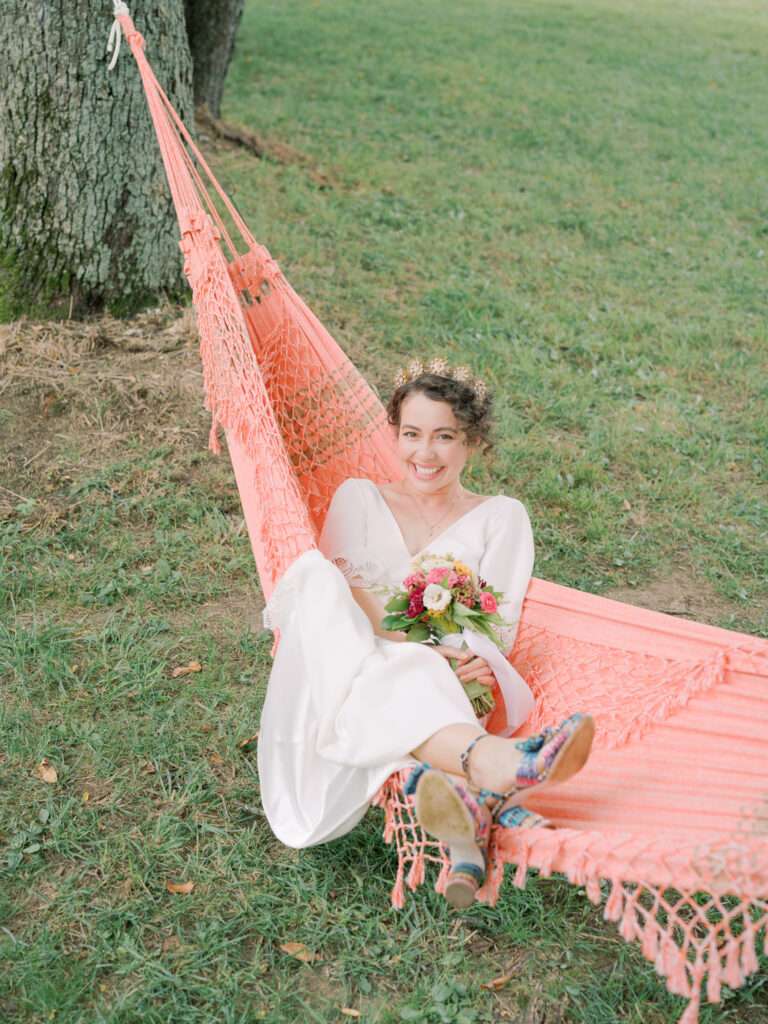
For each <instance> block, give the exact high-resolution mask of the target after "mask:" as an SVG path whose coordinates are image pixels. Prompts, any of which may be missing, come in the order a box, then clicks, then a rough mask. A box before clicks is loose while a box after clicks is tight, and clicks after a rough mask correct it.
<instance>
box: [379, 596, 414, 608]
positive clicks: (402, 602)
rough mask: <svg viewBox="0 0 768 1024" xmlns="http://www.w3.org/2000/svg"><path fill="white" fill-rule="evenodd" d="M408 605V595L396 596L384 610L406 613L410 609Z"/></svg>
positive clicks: (388, 602) (391, 598)
mask: <svg viewBox="0 0 768 1024" xmlns="http://www.w3.org/2000/svg"><path fill="white" fill-rule="evenodd" d="M408 604H409V597H408V595H407V594H395V596H394V597H390V599H389V600H388V601H387V603H386V604H385V605H384V610H385V611H387V612H404V611H405V610H406V609H407V608H408Z"/></svg>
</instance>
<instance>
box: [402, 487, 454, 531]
mask: <svg viewBox="0 0 768 1024" xmlns="http://www.w3.org/2000/svg"><path fill="white" fill-rule="evenodd" d="M463 496H464V492H463V490H462V491H460V492H459V494H458V496H457V498H455V499H454V500H453V501H452V502H451V504H450V505H449V506H448V509H447V511H445V512H443V514H442V515H441V516H440V518H439V519H438V520H437V522H435V523H430V521H429V520H428V519H427V517H426V516H425V515H424V513H423V512H422V511H421V506H420V505H419V503H418V501H417V500H416V498H414V497H413V495H412V494H408V497H409V498H411V500H412V501H413V504H414V505H415V507H416V511H417V512H418V514H419V518H420V519H421V521H422V522H423V523H424V524H425V525H426V526H427V528H428V529H429V533H428V534H427V537H428V538H430V537H432V536H434V533H435V530H436V529H437V528H438V526H440V524H441V523H442V522H443V521H444V520H445V519H446V517H447V516H448V515H449V514H450V513H451V512H452V511H453V510H454V509H455V508H456V506H457V504H458V501H459V500H460V499H461V498H462V497H463Z"/></svg>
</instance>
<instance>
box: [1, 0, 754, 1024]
mask: <svg viewBox="0 0 768 1024" xmlns="http://www.w3.org/2000/svg"><path fill="white" fill-rule="evenodd" d="M247 6H248V9H247V11H246V15H245V19H244V22H243V27H242V31H241V35H240V38H239V41H238V50H237V55H236V60H235V64H234V67H233V70H232V73H231V76H230V80H229V86H228V90H227V94H226V97H225V109H224V115H225V117H226V118H228V119H230V120H234V121H239V122H241V123H244V124H246V125H248V126H249V127H251V128H252V129H254V130H256V131H258V132H259V133H260V134H262V135H264V136H266V137H267V138H268V139H272V140H275V141H279V142H283V143H289V144H291V145H292V146H294V147H295V148H296V149H298V150H299V151H301V153H303V154H304V155H305V156H306V157H307V158H308V160H309V161H310V167H309V168H308V167H307V166H304V165H301V164H286V163H281V162H278V161H276V160H274V161H270V160H266V161H256V160H254V159H253V158H251V157H249V156H247V155H245V154H244V153H242V152H238V151H230V150H221V151H219V152H218V153H217V154H216V155H215V166H216V170H217V173H219V174H220V175H221V177H222V180H223V181H224V183H225V185H226V187H227V188H228V189H229V190H230V191H231V193H232V194H233V196H234V198H235V199H236V201H237V203H238V205H239V207H240V208H241V210H242V211H243V213H244V214H245V217H246V219H247V220H248V221H249V223H250V224H251V226H252V227H253V229H254V232H255V234H256V236H257V237H258V238H259V239H260V240H262V241H264V242H266V243H267V244H268V245H269V247H270V249H271V250H272V252H273V254H274V255H275V256H276V257H277V258H278V259H279V260H280V262H281V264H282V266H283V268H284V270H285V271H286V273H287V274H288V276H289V278H290V279H291V281H292V283H293V284H294V285H295V286H296V287H297V289H298V290H299V291H300V293H301V294H302V295H304V296H305V297H306V298H307V299H308V301H309V302H310V304H311V305H312V306H313V308H314V309H315V310H316V312H317V313H318V314H319V315H320V317H321V319H322V320H323V321H324V322H325V323H326V324H327V325H328V327H329V328H330V329H331V330H332V332H333V333H334V335H335V336H336V337H337V338H338V339H339V340H340V341H341V342H342V344H343V345H344V347H345V348H346V349H347V351H348V352H349V353H350V354H351V355H352V357H353V358H354V360H355V361H356V363H357V364H358V365H359V366H360V368H361V369H362V370H363V372H364V373H365V374H366V375H367V376H368V377H369V378H370V379H371V380H372V381H373V382H374V383H375V384H376V385H378V386H380V387H381V388H382V389H384V388H386V387H387V385H388V380H389V377H390V374H391V373H392V371H394V369H395V368H396V367H397V366H398V365H400V363H401V362H403V361H404V360H405V358H407V357H408V356H410V354H411V353H412V352H414V351H417V352H420V353H424V354H425V355H430V354H435V353H443V352H444V353H447V354H449V355H450V356H453V357H456V358H460V359H461V360H462V361H470V362H471V363H472V365H473V366H474V368H475V369H476V370H477V371H479V372H481V373H482V374H483V375H484V376H485V377H486V378H487V379H488V380H489V382H491V383H492V384H494V385H496V389H497V393H498V421H499V429H498V435H499V442H498V445H497V449H496V453H495V456H494V457H493V459H492V460H491V461H490V462H489V463H487V464H485V465H480V464H478V465H477V466H476V467H475V468H474V469H473V473H472V480H473V483H474V484H475V486H476V487H477V488H478V489H479V490H482V491H484V492H486V493H492V492H496V491H504V492H506V493H509V494H513V495H516V496H519V497H521V498H522V499H523V500H524V501H525V502H526V504H527V505H528V507H529V509H530V511H531V516H532V519H533V521H534V528H535V533H536V539H537V565H536V571H537V574H538V575H540V576H544V577H546V578H548V579H552V580H556V581H558V582H562V583H567V584H570V585H575V586H579V587H582V588H585V589H588V590H591V591H607V592H613V591H614V590H615V589H616V588H622V589H623V590H625V591H626V590H627V588H629V589H632V588H635V589H636V590H637V592H638V593H640V594H641V595H642V594H643V593H645V594H650V593H652V588H653V586H654V585H655V584H656V583H657V582H659V581H661V582H665V581H666V582H669V581H670V580H674V581H676V582H677V583H678V584H679V586H680V588H681V589H682V590H684V591H685V592H686V593H688V594H694V595H698V598H699V600H700V602H701V603H702V610H701V615H702V617H704V618H706V619H707V620H708V621H711V622H715V623H718V624H720V625H724V626H729V627H732V628H738V629H743V630H746V631H749V632H752V633H755V634H759V635H764V636H765V635H768V544H767V543H766V540H768V500H766V497H767V496H766V483H768V456H767V455H766V451H767V450H768V449H767V448H766V442H767V441H768V413H767V412H766V408H767V406H766V398H768V387H767V386H766V381H767V380H768V354H767V353H768V348H767V347H766V341H767V340H768V338H766V328H765V294H766V291H765V290H766V269H767V268H768V256H766V252H768V205H766V198H765V197H766V194H767V192H766V184H768V181H767V178H768V173H767V172H766V162H765V154H764V149H765V145H764V142H765V121H764V112H763V108H764V105H765V104H764V102H763V97H765V96H766V95H767V94H768V71H766V66H767V65H766V57H767V56H768V42H766V40H767V39H768V35H766V29H768V14H767V13H766V9H765V7H764V5H762V4H758V3H756V2H755V3H748V2H744V0H738V2H736V0H734V2H730V3H728V4H726V5H716V4H715V3H714V2H711V0H700V2H699V3H697V4H696V5H691V4H689V3H684V2H682V0H671V2H666V3H663V4H662V3H656V2H647V3H644V4H642V5H636V4H627V3H619V2H618V0H615V2H613V3H609V2H607V0H602V2H601V0H585V2H583V3H581V4H575V3H573V4H569V3H562V2H561V3H556V2H553V0H539V2H537V3H535V4H534V3H531V2H529V3H522V4H515V5H513V4H511V3H508V2H503V3H502V2H500V0H498V2H496V0H477V2H474V3H472V4H469V3H459V2H450V3H446V2H440V0H424V2H423V3H421V4H418V5H416V4H406V3H403V2H401V0H397V2H394V0H393V2H392V3H390V4H387V5H375V4H359V3H352V2H349V0H346V2H342V0H339V2H335V3H333V4H330V3H323V4H320V3H310V2H302V3H299V2H290V3H283V2H281V3H272V4H269V3H258V4H248V5H247ZM150 57H151V48H150ZM310 170H311V171H313V172H322V173H323V174H325V176H326V177H327V179H328V180H329V181H330V183H331V187H325V188H324V187H320V185H319V184H318V181H319V180H320V179H319V177H318V173H310ZM115 358H116V357H115V356H114V355H113V353H111V352H110V351H106V352H97V353H95V354H94V355H93V357H92V365H93V366H95V367H97V368H98V367H103V368H104V371H105V372H106V371H107V369H108V368H109V366H110V365H112V363H113V361H114V359H115ZM148 365H149V364H147V363H145V362H142V361H141V357H136V361H135V363H134V364H131V365H130V366H129V365H128V363H126V364H125V367H127V368H126V369H125V370H124V377H125V378H126V379H128V378H129V377H130V375H131V374H132V375H133V376H134V377H135V378H136V379H138V380H139V381H143V380H144V377H143V376H142V375H144V374H147V373H148V370H147V366H148ZM175 365H176V364H173V366H175ZM164 366H165V367H166V369H165V373H166V375H167V378H168V380H169V381H170V380H171V379H172V374H173V373H174V369H173V366H170V364H164V363H163V362H162V360H159V361H158V362H156V363H153V364H152V367H153V368H154V367H160V369H161V370H162V368H163V367H164ZM169 367H170V368H169ZM82 372H83V373H85V369H83V371H82ZM121 372H123V371H121ZM81 375H82V374H81ZM116 379H117V378H116ZM120 379H121V380H122V379H123V378H122V377H121V378H120ZM77 380H78V374H74V375H73V377H72V381H73V383H72V387H73V388H74V387H75V385H76V382H77ZM127 386H128V385H126V387H127ZM46 387H47V386H45V385H44V384H43V383H40V384H39V386H38V385H36V384H35V382H34V381H29V380H27V381H26V383H24V384H23V385H22V386H19V387H18V388H17V389H16V391H15V392H13V393H12V395H11V400H10V401H9V402H7V403H5V404H4V408H3V409H2V410H0V427H2V429H3V433H4V436H7V437H8V438H9V439H11V440H10V441H9V451H10V456H9V458H8V460H7V463H6V468H7V469H8V470H9V472H8V475H7V476H6V475H4V476H3V479H2V481H1V483H2V485H3V486H4V487H6V488H10V489H11V490H12V491H13V492H14V494H15V496H14V495H11V496H10V498H9V495H8V494H7V493H6V492H5V491H2V492H0V500H4V499H9V501H8V503H7V515H6V518H5V521H4V522H3V523H2V524H0V623H1V625H0V674H2V688H3V700H2V704H0V773H1V776H2V786H0V865H2V867H1V868H0V872H1V874H2V883H1V884H0V1011H2V1012H1V1013H0V1017H2V1019H4V1020H5V1019H7V1020H9V1021H11V1020H13V1021H20V1022H25V1024H26V1022H30V1024H32V1022H34V1024H37V1022H43V1021H57V1022H60V1024H61V1022H66V1024H91V1022H99V1024H100V1022H109V1024H123V1022H125V1024H128V1022H131V1024H132V1022H135V1021H142V1022H150V1024H154V1022H157V1024H167V1022H168V1021H171V1020H172V1021H174V1024H193V1022H194V1024H198V1022H199V1024H208V1022H211V1021H216V1022H219V1021H220V1022H230V1021H231V1022H237V1024H245V1022H251V1021H258V1020H265V1021H268V1022H273V1024H285V1022H293V1021H301V1022H305V1021H306V1022H311V1021H315V1022H322V1024H326V1022H327V1024H335V1022H338V1021H343V1020H351V1019H352V1018H350V1017H344V1016H342V1015H341V1013H340V1008H341V1007H352V1008H357V1009H359V1010H360V1011H361V1013H362V1018H361V1019H362V1020H363V1021H364V1022H366V1024H399V1022H401V1021H409V1020H410V1021H415V1022H417V1024H470V1022H476V1024H486V1022H494V1024H496V1022H501V1021H506V1020H509V1021H519V1022H521V1024H522V1022H523V1021H527V1022H530V1024H538V1022H543V1021H544V1020H546V1021H547V1022H549V1024H552V1022H555V1021H562V1022H563V1024H565V1022H577V1024H615V1022H617V1021H621V1022H623V1024H624V1022H626V1024H672V1022H674V1021H676V1020H677V1018H678V1017H679V1014H680V1012H681V1010H682V1003H681V1001H680V1000H679V999H677V998H675V997H672V996H670V995H668V994H667V993H666V991H665V989H664V986H663V983H662V982H661V981H660V979H658V978H657V977H656V975H655V974H654V972H653V969H652V968H651V967H650V966H649V965H648V964H646V963H645V961H644V960H643V959H642V957H641V955H640V953H639V951H638V950H637V949H636V948H635V947H630V946H626V945H625V944H624V943H623V942H622V941H621V940H620V939H618V938H617V937H616V932H615V929H614V927H613V926H608V925H605V924H603V922H602V921H601V918H600V914H599V911H597V910H595V909H594V908H592V907H591V905H590V904H589V903H588V901H587V900H586V898H585V896H584V894H583V892H580V891H579V890H578V889H576V888H574V887H570V886H568V885H566V884H565V883H563V882H561V881H559V880H556V879H551V880H544V879H535V878H532V879H530V880H529V883H528V885H527V887H526V889H525V890H524V891H522V892H521V891H517V890H515V889H513V888H512V886H511V885H510V884H508V885H507V886H506V888H505V889H504V890H503V895H502V899H501V900H500V902H499V904H498V906H497V907H496V908H495V909H489V908H486V907H480V906H478V907H476V908H473V909H472V910H471V911H469V912H467V913H466V914H462V915H460V916H457V915H454V914H451V913H449V912H448V910H447V908H446V907H445V905H444V903H443V901H442V900H441V899H440V898H439V897H438V896H437V895H436V894H435V893H433V892H432V891H431V887H430V886H425V887H423V888H422V889H421V890H420V891H419V892H418V894H417V895H415V896H413V897H409V899H408V902H407V905H406V908H405V910H404V911H402V912H396V911H394V910H392V909H391V908H390V906H389V890H390V888H391V885H392V883H393V880H394V860H393V855H392V852H391V850H389V849H388V848H386V847H385V846H384V844H383V843H382V841H381V837H380V830H381V818H380V815H379V812H372V813H371V815H370V816H369V818H368V819H366V821H365V822H364V823H363V824H362V825H361V826H359V827H358V828H357V829H356V830H355V831H354V832H353V833H352V834H350V835H349V836H347V837H345V838H343V839H342V840H339V841H338V842H336V843H333V844H330V845H328V846H325V847H319V848H317V849H314V850H307V851H301V852H295V851H291V850H288V849H286V848H284V847H282V846H281V845H280V844H279V843H278V842H277V840H275V839H274V838H273V837H272V835H271V833H270V831H269V829H268V827H267V825H266V823H265V821H264V818H263V815H262V812H261V810H260V804H259V796H258V778H257V773H256V765H255V750H254V744H253V743H250V744H247V745H245V746H244V747H240V746H238V743H239V741H241V740H246V739H248V738H249V737H251V736H252V735H253V734H254V733H255V732H256V730H257V728H258V715H259V708H260V704H261V700H262V698H263V693H264V687H265V685H266V679H267V676H268V672H269V665H270V655H269V650H270V638H269V636H268V635H265V634H263V633H259V632H258V630H257V629H254V628H253V621H254V619H255V615H256V613H255V603H256V600H255V599H256V594H255V585H254V570H253V563H252V559H251V555H250V550H249V546H248V541H247V537H246V536H245V534H244V532H243V530H242V521H241V516H240V513H239V508H238V504H237V497H236V494H235V491H234V487H233V483H232V480H231V476H230V473H229V468H228V466H227V464H226V459H222V460H220V461H218V462H217V461H216V460H215V459H213V458H212V457H209V456H207V455H206V454H205V453H204V452H203V448H204V445H205V436H206V432H205V426H204V422H203V420H202V419H201V417H200V414H199V412H198V409H197V405H199V401H196V402H195V403H192V404H190V403H186V404H184V403H181V402H179V401H178V400H176V399H174V402H175V404H173V403H171V404H170V405H169V401H170V400H169V398H168V395H167V394H166V391H164V390H163V388H160V389H159V390H157V391H156V392H154V393H150V394H149V395H148V397H146V398H145V399H141V400H138V399H137V400H136V401H135V402H134V404H133V405H131V404H130V403H127V402H123V403H122V404H121V403H119V402H118V398H119V396H116V393H113V391H114V389H113V391H110V390H109V389H103V388H100V387H97V386H96V385H94V387H93V388H92V389H91V390H90V391H88V390H87V389H86V390H84V389H82V388H81V390H80V391H79V392H75V391H74V390H73V391H72V393H71V395H70V394H69V392H67V391H66V388H65V385H61V387H62V388H64V391H63V392H62V391H60V392H57V394H58V398H57V402H56V404H54V405H53V406H52V407H50V412H49V411H47V410H48V406H45V404H44V403H43V405H42V406H41V399H44V398H45V396H46V394H47V391H46ZM115 387H116V386H115ZM167 387H170V385H167ZM7 394H8V393H7V392H6V395H7ZM142 402H144V404H143V405H142ZM169 410H170V411H169ZM158 424H159V425H158ZM174 424H175V425H177V426H182V427H186V426H189V430H188V432H187V433H186V434H184V435H183V436H181V435H175V434H173V433H172V427H173V426H174ZM118 427H119V429H118ZM6 431H7V434H6ZM11 441H12V443H11ZM44 444H47V445H48V447H47V448H43V445H44ZM41 450H42V451H41ZM40 451H41V453H40V454H39V456H38V454H36V453H38V452H40ZM33 456H34V457H35V458H34V461H32V462H29V463H28V461H27V460H28V459H31V458H32V457H33ZM4 507H5V506H4ZM192 661H198V662H200V664H201V671H200V672H195V673H190V674H188V675H184V676H180V677H176V678H174V677H173V675H172V670H173V668H174V667H176V666H181V665H186V664H188V663H190V662H192ZM43 757H47V758H48V759H49V760H50V761H51V763H52V764H53V765H54V766H55V767H56V770H57V772H58V781H57V783H56V784H55V785H47V784H46V783H44V782H42V781H40V780H39V779H38V778H36V777H35V775H34V769H35V766H36V765H37V764H39V762H40V761H41V760H42V758H43ZM183 880H190V881H193V882H194V883H195V887H194V891H193V892H192V893H191V894H190V895H187V896H183V895H173V894H171V893H169V892H168V891H167V889H166V883H167V882H168V881H183ZM291 941H296V942H304V943H305V944H306V945H307V946H308V947H309V948H310V949H311V950H312V951H314V952H316V953H317V954H318V959H317V960H316V961H315V962H313V963H312V964H302V963H300V962H299V961H297V960H295V959H292V958H290V957H289V956H287V955H286V954H285V953H284V952H282V951H281V950H280V946H281V944H284V943H286V942H291ZM510 966H513V968H514V969H513V971H512V974H513V977H512V979H511V980H510V982H509V983H508V984H507V985H506V987H505V988H503V989H502V990H501V991H500V992H498V993H497V994H495V995H494V994H491V993H490V992H488V991H487V990H484V989H482V988H480V983H481V982H486V981H489V980H490V979H491V978H493V977H495V976H498V975H501V974H504V973H506V972H507V970H508V969H509V968H510ZM764 979H765V972H764V971H763V973H762V974H760V975H758V976H756V977H755V978H753V979H752V981H751V982H750V983H749V984H748V985H747V986H745V987H744V988H743V989H741V990H739V991H738V992H736V993H727V994H726V999H725V1001H724V1003H723V1004H722V1005H721V1006H719V1007H704V1008H703V1010H702V1015H701V1019H702V1022H703V1024H725V1022H733V1024H735V1022H738V1024H757V1022H759V1021H768V993H767V992H766V988H765V981H764Z"/></svg>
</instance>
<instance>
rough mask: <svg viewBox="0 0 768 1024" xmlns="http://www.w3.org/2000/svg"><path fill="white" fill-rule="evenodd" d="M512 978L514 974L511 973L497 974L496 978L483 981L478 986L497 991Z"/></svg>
mask: <svg viewBox="0 0 768 1024" xmlns="http://www.w3.org/2000/svg"><path fill="white" fill-rule="evenodd" d="M513 978H514V974H513V973H509V974H500V975H499V976H498V978H493V979H492V980H491V981H486V982H484V983H483V984H482V985H481V986H480V988H487V989H488V991H489V992H498V991H499V989H501V988H504V986H505V985H506V984H507V983H508V982H510V981H512V979H513Z"/></svg>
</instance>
